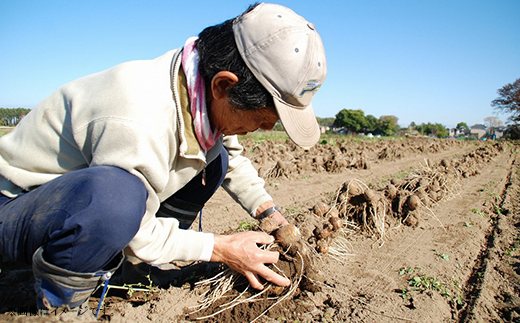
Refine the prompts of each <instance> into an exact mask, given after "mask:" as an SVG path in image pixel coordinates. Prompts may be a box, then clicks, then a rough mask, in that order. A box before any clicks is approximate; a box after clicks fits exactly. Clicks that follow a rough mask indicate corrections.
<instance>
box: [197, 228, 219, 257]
mask: <svg viewBox="0 0 520 323" xmlns="http://www.w3.org/2000/svg"><path fill="white" fill-rule="evenodd" d="M214 246H215V236H214V235H213V233H206V234H204V244H203V246H202V253H201V254H200V259H199V260H200V261H210V260H211V255H213V247H214Z"/></svg>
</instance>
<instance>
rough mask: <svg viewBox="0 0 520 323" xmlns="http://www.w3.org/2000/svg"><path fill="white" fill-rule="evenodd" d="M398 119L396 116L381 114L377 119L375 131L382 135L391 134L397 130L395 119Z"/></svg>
mask: <svg viewBox="0 0 520 323" xmlns="http://www.w3.org/2000/svg"><path fill="white" fill-rule="evenodd" d="M398 120H399V119H398V118H397V117H396V116H381V117H379V120H378V126H377V130H376V133H378V134H380V135H383V136H391V135H393V134H395V133H396V132H397V131H399V126H398V125H397V121H398Z"/></svg>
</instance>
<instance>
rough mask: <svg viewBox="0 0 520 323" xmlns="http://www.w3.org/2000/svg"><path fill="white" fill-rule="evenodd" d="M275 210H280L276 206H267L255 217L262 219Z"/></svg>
mask: <svg viewBox="0 0 520 323" xmlns="http://www.w3.org/2000/svg"><path fill="white" fill-rule="evenodd" d="M276 211H278V212H280V209H279V208H278V206H272V207H270V208H268V209H267V210H265V211H264V212H262V213H260V215H259V216H258V217H257V218H256V219H257V220H262V219H263V218H267V217H268V216H270V215H271V214H273V213H274V212H276Z"/></svg>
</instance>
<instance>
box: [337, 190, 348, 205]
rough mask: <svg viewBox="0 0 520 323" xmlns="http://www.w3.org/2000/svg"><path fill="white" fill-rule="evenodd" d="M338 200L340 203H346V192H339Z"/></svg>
mask: <svg viewBox="0 0 520 323" xmlns="http://www.w3.org/2000/svg"><path fill="white" fill-rule="evenodd" d="M338 201H339V202H340V203H347V201H348V194H347V193H346V192H344V193H341V194H340V195H339V196H338Z"/></svg>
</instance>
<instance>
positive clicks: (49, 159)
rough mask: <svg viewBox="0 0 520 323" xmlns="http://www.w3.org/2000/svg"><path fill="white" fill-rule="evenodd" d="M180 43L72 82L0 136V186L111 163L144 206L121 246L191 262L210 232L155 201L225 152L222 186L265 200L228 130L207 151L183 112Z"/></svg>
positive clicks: (12, 190)
mask: <svg viewBox="0 0 520 323" xmlns="http://www.w3.org/2000/svg"><path fill="white" fill-rule="evenodd" d="M180 52H181V50H172V51H169V52H167V53H165V54H164V55H162V56H160V57H158V58H156V59H153V60H141V61H132V62H127V63H123V64H120V65H117V66H115V67H113V68H111V69H108V70H106V71H103V72H100V73H96V74H92V75H89V76H86V77H83V78H80V79H78V80H75V81H72V82H70V83H68V84H66V85H64V86H63V87H61V88H59V89H58V90H57V91H55V92H54V93H53V94H51V95H50V96H49V97H47V98H46V99H45V100H43V101H42V102H41V103H40V104H39V105H38V106H37V107H35V108H34V109H33V110H32V111H31V112H30V113H29V114H28V115H27V116H26V117H25V118H24V119H23V120H22V121H21V122H20V123H19V124H18V126H17V127H16V128H15V129H14V130H13V131H12V132H11V133H10V134H7V135H5V136H3V137H2V138H0V191H1V192H2V193H3V194H5V195H7V196H16V195H17V194H19V193H20V192H21V191H22V190H31V189H34V188H36V187H38V186H39V185H42V184H44V183H46V182H48V181H50V180H52V179H54V178H57V177H58V176H60V175H61V174H64V173H67V172H71V171H74V170H77V169H81V168H85V167H95V166H98V165H110V166H118V167H120V168H123V169H125V170H127V171H129V172H130V173H132V174H134V175H135V176H137V177H138V178H140V179H141V180H142V182H143V183H144V185H145V186H146V188H147V190H148V200H147V203H146V213H145V214H144V217H143V220H142V223H141V227H140V229H139V231H138V232H137V234H136V236H135V237H134V238H133V240H132V241H131V242H130V244H129V245H128V247H127V249H126V253H127V254H129V255H133V256H136V257H137V258H139V259H141V260H142V261H145V262H148V263H151V264H164V263H168V262H171V261H174V260H184V261H192V260H199V259H200V257H201V253H202V250H203V247H204V243H205V242H204V241H208V240H211V239H212V236H208V235H211V234H209V233H201V232H195V231H192V230H181V229H179V227H178V221H177V220H176V219H173V218H158V217H156V216H155V214H156V212H157V210H158V209H159V205H160V203H161V202H162V201H164V200H165V199H167V198H168V197H170V196H171V195H172V194H173V193H175V192H176V191H177V190H179V189H180V188H182V187H183V186H184V185H185V184H186V183H188V182H189V181H190V180H191V179H192V178H193V177H194V176H196V175H197V174H198V173H199V172H200V171H201V170H202V169H203V168H204V166H205V164H206V163H207V162H208V163H209V162H210V161H212V160H213V159H214V158H215V157H216V155H217V154H218V152H220V149H221V147H222V145H224V147H225V148H226V149H227V151H228V152H229V156H230V161H229V170H228V173H227V174H226V179H225V180H224V183H223V187H224V188H225V189H226V191H227V192H228V193H229V194H230V195H231V196H232V197H233V198H234V199H235V200H236V201H237V202H238V203H239V204H240V205H241V206H242V207H243V208H244V209H245V210H246V211H247V212H248V213H251V212H252V211H253V210H254V209H256V208H257V207H258V206H259V205H260V204H262V203H264V202H266V201H268V200H271V197H270V196H269V195H268V194H267V192H266V191H265V189H264V181H263V180H262V179H261V178H260V177H259V176H258V173H257V171H256V170H255V169H254V167H253V166H252V164H251V162H250V161H249V160H248V159H247V158H245V157H244V156H242V155H241V152H242V150H243V148H242V146H241V145H240V144H239V142H238V140H237V137H236V136H229V137H226V136H224V137H221V138H220V139H219V140H218V142H217V144H216V145H215V146H214V147H213V148H212V149H211V150H210V151H209V152H208V154H207V155H205V154H204V152H203V151H202V150H201V148H200V146H199V145H198V142H197V141H196V139H195V136H194V134H193V129H192V123H191V116H190V115H189V113H188V112H187V111H188V108H189V107H188V106H187V100H186V93H184V91H185V90H184V87H185V84H183V73H182V71H181V70H180V65H181V64H180V55H178V54H179V53H180Z"/></svg>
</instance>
